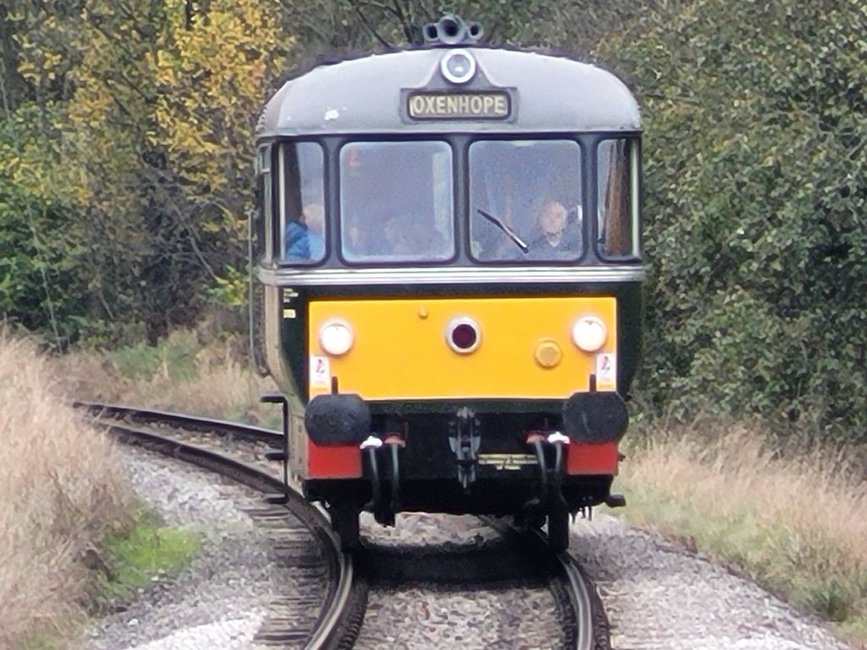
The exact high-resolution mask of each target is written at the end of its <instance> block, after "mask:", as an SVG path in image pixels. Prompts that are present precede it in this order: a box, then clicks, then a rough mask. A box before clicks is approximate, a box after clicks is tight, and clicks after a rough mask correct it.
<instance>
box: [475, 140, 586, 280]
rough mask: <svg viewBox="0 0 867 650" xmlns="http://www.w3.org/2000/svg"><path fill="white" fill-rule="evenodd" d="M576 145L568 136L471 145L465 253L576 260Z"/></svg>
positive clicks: (579, 215) (580, 229) (579, 233)
mask: <svg viewBox="0 0 867 650" xmlns="http://www.w3.org/2000/svg"><path fill="white" fill-rule="evenodd" d="M583 214H584V211H583V208H582V202H581V148H580V146H579V145H578V143H577V142H574V141H572V140H486V141H477V142H474V143H473V144H472V145H471V146H470V215H469V233H470V252H471V254H472V256H473V258H474V259H476V260H478V261H480V262H530V263H535V264H539V263H543V264H544V263H547V262H554V263H562V262H575V261H577V260H578V259H579V258H580V257H581V256H582V254H583V252H584V224H583Z"/></svg>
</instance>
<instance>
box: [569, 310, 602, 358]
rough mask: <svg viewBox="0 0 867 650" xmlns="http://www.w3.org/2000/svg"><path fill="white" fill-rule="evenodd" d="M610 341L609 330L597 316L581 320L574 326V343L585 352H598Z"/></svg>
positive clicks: (585, 317)
mask: <svg viewBox="0 0 867 650" xmlns="http://www.w3.org/2000/svg"><path fill="white" fill-rule="evenodd" d="M607 340H608V328H606V327H605V323H603V322H602V320H601V319H599V318H597V317H596V316H584V317H582V318H579V319H578V320H577V321H576V322H575V324H574V325H573V326H572V341H573V342H574V343H575V345H577V346H578V347H579V348H580V349H581V350H584V352H596V351H597V350H599V349H601V348H602V346H603V345H605V342H606V341H607Z"/></svg>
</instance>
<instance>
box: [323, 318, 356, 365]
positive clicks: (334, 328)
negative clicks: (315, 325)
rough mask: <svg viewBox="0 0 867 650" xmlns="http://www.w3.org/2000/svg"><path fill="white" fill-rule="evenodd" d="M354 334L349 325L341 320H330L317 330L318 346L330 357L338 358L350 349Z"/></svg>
mask: <svg viewBox="0 0 867 650" xmlns="http://www.w3.org/2000/svg"><path fill="white" fill-rule="evenodd" d="M353 343H355V334H353V332H352V328H351V327H350V326H349V323H347V322H345V321H342V320H331V321H328V322H326V323H324V324H323V325H322V327H320V328H319V345H321V346H322V349H323V350H325V352H327V353H328V354H330V355H333V356H335V357H339V356H341V355H344V354H346V353H347V352H349V351H350V350H351V349H352V344H353Z"/></svg>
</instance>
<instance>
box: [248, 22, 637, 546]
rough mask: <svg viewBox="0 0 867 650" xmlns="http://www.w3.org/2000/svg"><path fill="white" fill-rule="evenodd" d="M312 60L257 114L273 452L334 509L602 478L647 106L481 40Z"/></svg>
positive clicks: (614, 412) (567, 490)
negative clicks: (275, 414)
mask: <svg viewBox="0 0 867 650" xmlns="http://www.w3.org/2000/svg"><path fill="white" fill-rule="evenodd" d="M479 35H480V28H479V27H478V25H476V24H473V23H464V22H463V21H461V20H460V19H459V18H456V17H446V18H443V19H442V20H440V21H439V22H438V23H433V24H431V25H428V26H427V27H426V29H425V36H426V40H427V43H426V45H425V46H424V47H415V48H411V49H405V50H400V51H392V52H384V53H378V54H371V55H369V56H363V57H356V58H349V59H345V60H341V61H339V62H333V63H329V64H322V65H319V66H316V67H313V68H312V69H310V70H308V71H306V72H305V73H303V74H298V75H297V76H295V77H294V78H292V79H291V80H289V81H288V82H286V83H285V85H283V86H282V87H281V88H280V89H279V90H278V91H277V92H276V93H275V94H274V95H273V97H272V98H271V99H270V101H269V102H268V103H267V106H266V107H265V109H264V112H263V114H262V116H261V118H260V120H259V123H258V127H257V141H256V146H257V156H256V178H257V197H258V201H257V202H258V208H257V211H256V213H255V215H254V216H253V217H252V219H251V224H250V226H251V228H250V231H251V252H252V264H253V281H252V292H251V298H252V314H251V322H252V329H251V334H252V342H253V345H254V351H255V354H256V356H257V358H258V359H260V362H261V364H262V366H263V368H264V370H265V371H266V372H267V373H269V374H270V375H271V376H272V377H273V378H274V380H275V381H276V384H277V385H278V386H279V394H277V395H276V396H271V397H269V398H268V399H271V400H272V401H280V402H282V403H283V404H284V409H283V410H284V420H285V421H284V430H285V433H286V439H285V445H284V448H283V449H281V450H275V451H274V452H273V453H272V454H271V457H272V458H274V459H276V460H278V461H282V462H283V463H284V464H285V467H284V470H285V472H286V474H287V476H288V475H289V474H291V475H292V477H294V479H295V480H297V481H298V482H300V483H301V485H302V486H303V489H304V493H305V495H306V497H307V498H309V499H311V500H316V501H321V502H323V503H324V504H325V505H326V507H327V508H328V509H329V511H330V513H331V517H332V522H333V525H334V527H335V529H336V530H337V531H338V532H339V534H340V535H341V536H342V538H343V541H344V544H345V545H346V546H347V547H352V546H354V545H355V544H357V543H358V534H359V533H358V519H359V514H360V513H361V512H362V511H364V510H367V511H370V512H372V513H373V514H374V515H375V517H376V519H377V521H379V522H380V523H383V524H386V525H387V524H392V523H393V522H394V517H395V514H396V513H399V512H401V511H425V512H441V513H455V514H464V513H470V514H491V515H498V516H514V517H516V518H518V519H521V520H523V521H524V522H528V523H530V524H532V525H540V526H541V525H544V524H545V523H546V522H547V526H548V533H549V536H550V538H551V540H552V541H553V543H554V544H556V545H558V546H560V547H565V546H566V545H567V544H568V522H569V517H570V515H574V514H575V513H577V512H578V511H579V510H582V509H585V508H590V507H593V506H595V505H598V504H602V503H607V504H609V505H619V504H621V503H622V501H623V499H622V497H620V496H619V495H615V494H612V493H611V484H612V480H613V478H614V476H615V475H616V473H617V469H618V463H619V461H620V454H619V452H618V442H619V440H620V439H621V436H622V435H623V434H624V432H625V430H626V428H627V420H628V416H627V408H626V404H625V396H626V395H627V393H628V391H629V387H630V382H631V380H632V378H633V375H634V373H635V370H636V365H637V363H638V360H639V353H640V341H641V332H640V322H641V308H642V291H641V285H642V280H643V277H644V267H643V264H642V257H641V237H640V232H641V229H640V220H641V204H640V196H641V193H640V156H641V140H640V137H641V119H640V113H639V107H638V104H637V102H636V100H635V98H634V96H633V94H632V93H631V92H630V90H629V89H628V88H627V86H626V85H625V84H624V83H623V82H622V81H621V80H620V79H619V78H617V77H616V76H615V75H614V74H612V73H610V72H608V71H606V70H604V69H602V68H600V67H598V66H596V65H592V64H590V63H586V62H582V61H580V60H577V59H575V58H571V57H569V56H565V55H560V54H551V53H543V52H538V51H522V50H518V49H506V48H494V47H488V46H484V45H482V44H480V43H479V42H478V38H479ZM277 498H279V497H277Z"/></svg>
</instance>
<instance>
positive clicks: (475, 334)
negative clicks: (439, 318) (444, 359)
mask: <svg viewBox="0 0 867 650" xmlns="http://www.w3.org/2000/svg"><path fill="white" fill-rule="evenodd" d="M481 342H482V332H481V330H480V329H479V324H478V323H477V322H476V321H474V320H473V319H472V318H467V317H463V318H455V319H453V320H452V321H451V322H450V323H449V324H448V327H446V343H448V344H449V347H450V348H451V349H452V350H454V351H455V352H457V353H458V354H469V353H470V352H473V351H475V350H476V349H477V348H478V347H479V345H480V344H481Z"/></svg>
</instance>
